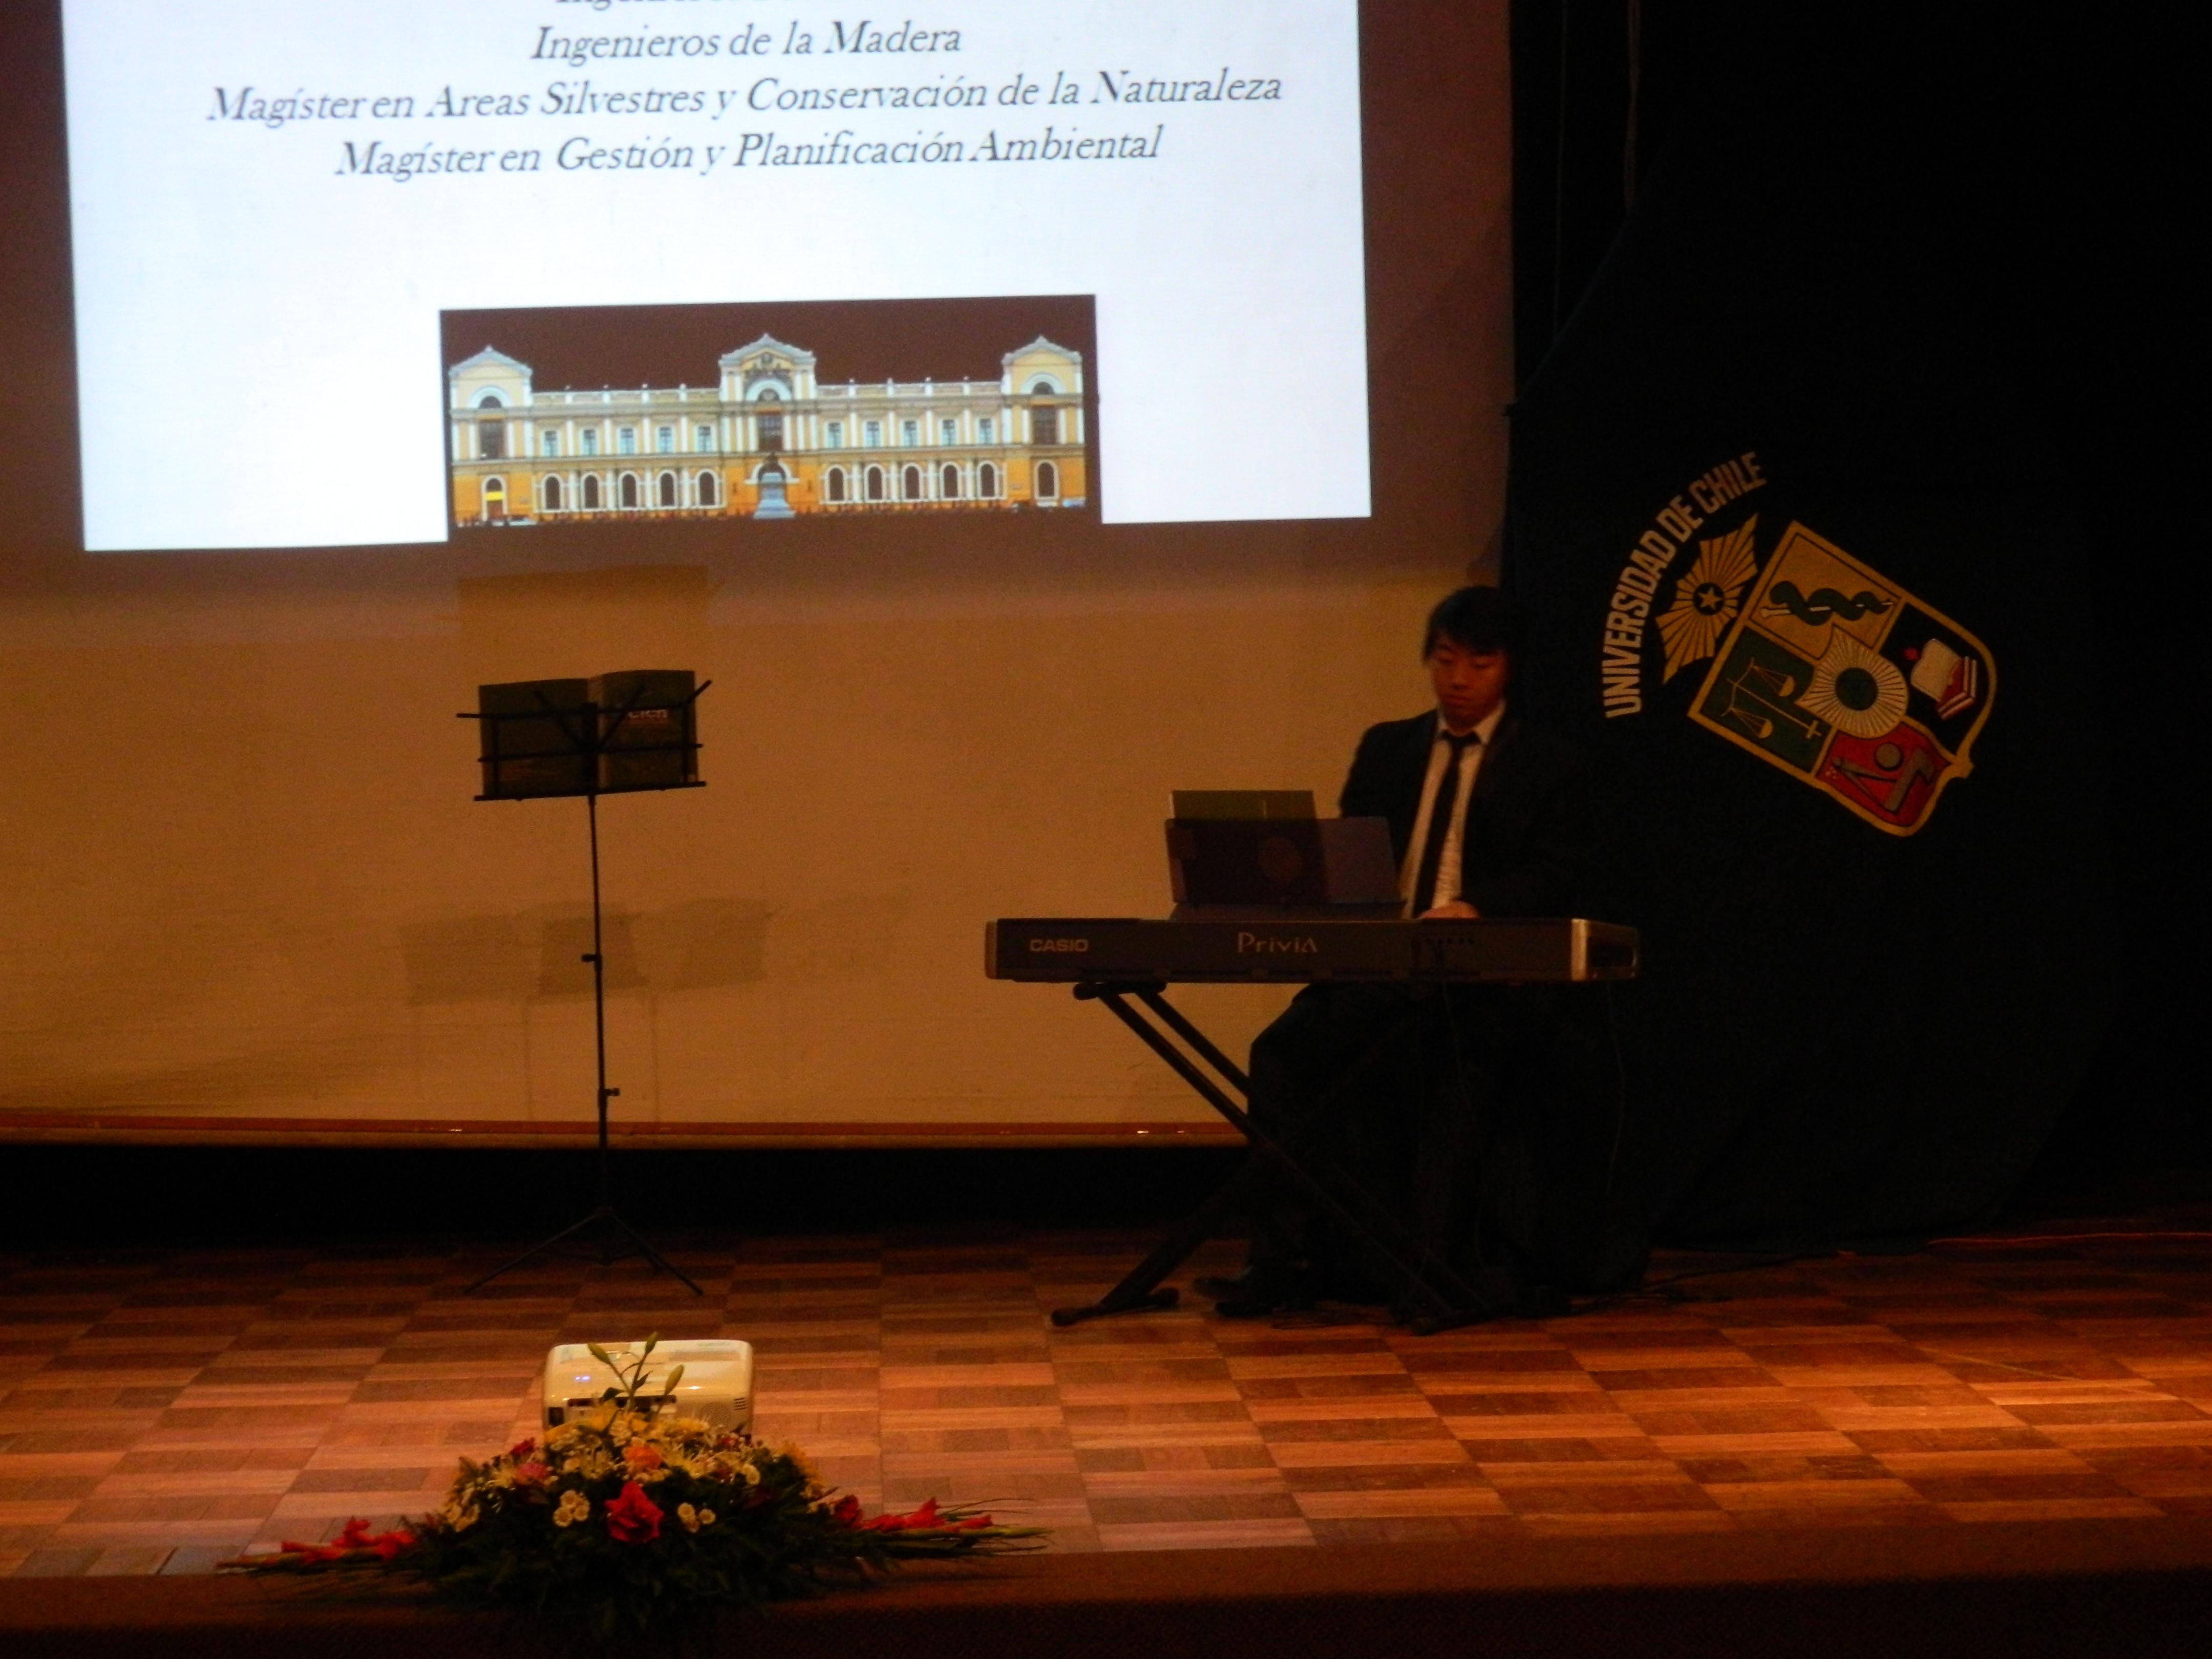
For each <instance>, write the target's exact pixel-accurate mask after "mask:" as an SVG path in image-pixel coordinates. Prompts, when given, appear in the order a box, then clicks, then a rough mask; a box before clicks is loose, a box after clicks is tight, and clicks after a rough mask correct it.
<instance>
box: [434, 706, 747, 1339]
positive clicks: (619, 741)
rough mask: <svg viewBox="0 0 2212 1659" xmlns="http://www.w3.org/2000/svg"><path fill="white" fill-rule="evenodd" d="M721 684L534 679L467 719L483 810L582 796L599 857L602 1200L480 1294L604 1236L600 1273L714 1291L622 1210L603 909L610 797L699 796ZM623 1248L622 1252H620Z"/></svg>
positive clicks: (596, 1025)
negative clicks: (611, 1142)
mask: <svg viewBox="0 0 2212 1659" xmlns="http://www.w3.org/2000/svg"><path fill="white" fill-rule="evenodd" d="M713 683H714V682H713V681H711V680H708V681H702V682H701V683H699V684H696V685H694V684H692V677H691V675H690V673H689V672H688V671H670V670H656V669H641V670H634V671H630V672H628V673H623V674H605V675H601V676H600V677H599V678H598V679H595V680H529V681H524V682H521V683H520V684H507V685H485V686H479V687H478V688H477V701H478V703H479V707H478V708H477V711H476V712H475V713H474V714H463V715H461V716H460V718H461V719H462V720H476V721H478V722H479V723H480V729H481V731H482V733H483V754H482V755H481V756H480V757H479V759H480V761H481V763H482V764H483V781H484V790H483V793H482V794H480V795H478V796H477V799H478V800H531V799H539V798H544V797H553V796H573V795H581V796H582V797H583V798H584V821H585V823H586V825H587V826H588V830H589V835H590V840H591V848H592V948H591V950H590V951H589V952H587V953H586V955H585V957H583V960H584V961H586V962H587V963H590V964H591V968H592V1036H593V1039H594V1042H595V1045H596V1048H597V1054H598V1060H599V1091H598V1096H597V1101H598V1111H599V1169H598V1192H599V1201H598V1203H596V1204H595V1205H593V1206H592V1209H591V1210H590V1212H588V1213H586V1215H585V1216H584V1217H583V1218H581V1219H580V1220H578V1221H574V1222H572V1223H570V1224H569V1225H568V1226H566V1227H563V1228H562V1230H561V1231H559V1232H557V1233H555V1234H554V1235H553V1236H552V1237H550V1238H548V1239H545V1240H544V1241H542V1242H541V1243H536V1244H533V1245H532V1246H531V1247H530V1248H529V1249H526V1250H525V1251H524V1252H523V1253H522V1254H521V1255H518V1256H516V1257H515V1258H514V1260H513V1261H509V1262H507V1263H505V1264H504V1265H502V1266H501V1267H495V1268H493V1269H492V1270H491V1271H490V1272H489V1273H486V1274H485V1275H484V1276H483V1278H482V1279H477V1281H476V1283H475V1284H473V1285H470V1286H469V1291H470V1292H471V1293H473V1292H475V1291H480V1290H482V1289H483V1287H484V1286H485V1285H489V1284H490V1283H491V1281H492V1280H493V1279H497V1278H498V1277H499V1276H500V1275H501V1273H508V1272H511V1271H513V1269H514V1268H516V1267H520V1266H521V1265H522V1264H523V1263H524V1262H526V1261H531V1260H532V1259H533V1258H535V1257H538V1256H541V1255H547V1254H549V1253H551V1252H554V1251H556V1250H558V1249H560V1248H561V1246H562V1245H563V1244H566V1243H568V1241H569V1240H570V1239H573V1238H577V1237H583V1236H588V1235H590V1234H593V1233H597V1234H599V1236H600V1239H599V1249H597V1250H596V1251H594V1252H593V1253H592V1254H593V1255H595V1257H596V1258H597V1260H598V1261H599V1265H600V1266H601V1267H606V1266H609V1265H611V1263H613V1262H616V1261H620V1260H621V1259H622V1258H623V1257H624V1256H629V1255H638V1256H643V1257H644V1258H645V1259H646V1260H647V1261H649V1262H651V1263H652V1264H653V1267H654V1269H655V1270H656V1271H658V1272H660V1273H672V1274H674V1275H675V1277H676V1278H677V1279H680V1280H681V1281H682V1282H683V1283H684V1285H686V1286H687V1287H689V1289H690V1291H691V1294H692V1295H694V1296H704V1295H705V1294H706V1292H705V1291H702V1290H701V1289H700V1288H699V1286H698V1285H696V1284H693V1283H692V1281H691V1279H690V1275H688V1274H687V1273H684V1270H683V1269H682V1268H680V1267H677V1266H676V1265H675V1263H673V1262H671V1261H669V1260H668V1258H667V1257H665V1256H664V1255H661V1254H660V1252H659V1251H658V1250H656V1249H653V1246H652V1244H651V1243H648V1242H647V1239H646V1237H645V1235H644V1234H642V1233H641V1232H639V1231H638V1230H637V1229H636V1228H635V1227H633V1226H631V1225H630V1224H629V1222H628V1221H626V1220H624V1219H623V1216H622V1212H620V1211H618V1210H617V1209H616V1208H615V1202H614V1184H613V1175H614V1171H613V1167H612V1153H611V1149H610V1148H609V1146H608V1144H607V1103H608V1101H610V1100H611V1099H613V1098H614V1097H616V1096H617V1095H619V1094H620V1093H622V1091H621V1090H619V1089H611V1088H609V1087H608V1086H607V964H606V954H605V940H604V938H603V936H602V933H601V924H600V908H599V797H600V796H601V795H615V794H629V793H635V792H637V791H641V790H647V789H697V788H700V787H703V785H702V781H701V779H700V777H699V743H698V739H697V735H696V732H697V720H696V703H697V702H698V700H699V694H700V693H701V692H702V691H704V690H706V689H707V687H708V685H711V684H713ZM618 1247H619V1248H618Z"/></svg>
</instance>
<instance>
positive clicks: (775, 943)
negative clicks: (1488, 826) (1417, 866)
mask: <svg viewBox="0 0 2212 1659" xmlns="http://www.w3.org/2000/svg"><path fill="white" fill-rule="evenodd" d="M0 48H4V50H0V57H4V58H5V61H7V62H8V63H9V65H10V70H11V75H10V77H9V81H8V82H7V84H6V86H5V88H0V121H4V140H5V142H4V143H0V182H3V183H4V185H5V190H6V194H7V199H8V200H9V203H10V207H11V216H12V217H11V234H10V235H9V238H8V239H6V240H5V241H4V243H0V280H4V282H5V283H6V285H7V291H8V292H9V295H10V298H11V303H10V304H9V306H8V307H0V352H4V354H5V360H6V361H7V362H8V363H9V395H8V396H7V397H6V398H0V439H4V441H0V491H4V492H5V495H6V497H7V499H8V500H9V502H10V513H9V518H8V520H7V526H6V529H5V531H4V532H0V617H4V619H5V623H6V626H5V628H4V629H0V696H4V697H5V698H6V699H7V700H8V702H9V707H10V708H11V710H13V711H14V712H15V714H16V716H17V718H16V720H15V723H14V727H13V734H14V741H13V744H12V746H11V750H10V763H9V765H10V778H9V787H8V788H7V789H6V790H5V791H4V792H0V954H4V956H5V958H6V962H7V968H6V971H5V972H4V973H0V1139H7V1138H12V1137H27V1136H36V1137H46V1138H61V1139H100V1138H112V1137H125V1138H135V1139H152V1140H183V1141H195V1140H197V1141H204V1140H215V1141H219V1142H226V1143H235V1142H238V1141H241V1140H254V1139H258V1140H268V1141H279V1142H296V1141H310V1140H316V1141H339V1142H345V1143H365V1142H376V1141H394V1142H402V1141H404V1142H423V1141H429V1140H436V1141H439V1142H441V1143H443V1144H452V1145H466V1144H477V1143H487V1142H491V1143H499V1142H503V1143H510V1144H527V1145H555V1146H561V1145H574V1144H578V1143H579V1142H580V1141H581V1140H582V1139H584V1138H586V1137H587V1136H588V1134H589V1133H590V1130H591V1124H592V1021H591V998H590V993H589V987H590V979H589V972H588V969H586V968H585V967H584V966H583V965H582V964H581V963H580V961H579V957H580V954H581V952H582V951H584V950H586V949H587V948H588V945H587V944H586V939H588V914H587V909H586V896H587V894H588V886H587V877H588V869H587V866H586V856H585V854H586V848H585V844H584V826H583V822H582V819H583V814H582V809H581V806H580V803H577V802H575V801H567V802H562V801H535V802H528V803H521V804H517V803H511V802H503V803H493V804H479V803H477V802H476V801H475V800H474V799H472V797H473V795H474V794H475V793H476V792H477V766H476V764H475V762H476V750H475V744H474V733H473V731H472V729H471V726H470V725H469V723H467V722H465V721H463V720H457V719H456V718H455V715H456V714H459V713H460V712H462V711H465V710H467V709H471V708H474V707H475V704H476V689H477V686H479V685H481V684H489V683H494V682H506V681H515V680H529V679H538V678H562V677H590V676H593V675H599V674H605V673H611V672H617V671H625V670H631V669H678V670H687V671H693V672H695V673H696V675H697V676H698V677H699V678H701V679H702V680H707V681H711V682H712V685H711V687H710V689H709V690H708V691H707V692H706V693H705V694H704V696H703V697H702V701H701V704H700V708H699V732H700V735H701V738H702V741H703V743H704V744H705V748H704V750H703V751H702V755H701V763H702V777H703V778H704V780H705V782H706V787H703V788H700V789H696V790H686V791H682V792H678V793H670V794H641V795H632V796H626V797H622V798H618V799H610V800H608V801H607V802H606V803H605V804H604V805H603V806H602V809H601V814H600V817H601V832H602V851H603V855H604V873H605V883H606V895H607V928H608V933H607V951H606V955H607V963H606V965H607V969H608V985H609V1002H608V1011H607V1018H608V1028H607V1036H608V1043H609V1050H610V1065H611V1081H612V1082H613V1083H614V1084H615V1085H617V1086H619V1087H620V1088H621V1090H622V1094H621V1097H620V1098H619V1100H618V1102H617V1107H616V1111H615V1131H616V1133H617V1134H618V1135H620V1136H623V1137H625V1138H626V1139H635V1140H642V1141H653V1140H657V1141H658V1142H659V1143H661V1144H668V1145H726V1144H730V1143H732V1141H744V1140H747V1139H758V1140H769V1141H787V1142H805V1143H812V1144H850V1143H854V1142H868V1143H875V1144H883V1143H896V1142H908V1143H922V1144H948V1143H961V1144H972V1143H975V1142H976V1141H979V1140H982V1141H991V1140H1013V1141H1030V1142H1049V1141H1059V1142H1085V1143H1098V1142H1112V1143H1117V1144H1121V1143H1145V1144H1175V1143H1179V1142H1180V1143H1188V1142H1190V1141H1193V1140H1199V1139H1206V1138H1208V1137H1210V1136H1214V1135H1217V1134H1218V1133H1219V1128H1218V1125H1217V1124H1216V1123H1215V1122H1214V1121H1212V1118H1211V1116H1210V1115H1209V1114H1208V1113H1207V1112H1206V1110H1205V1109H1204V1108H1203V1107H1202V1106H1201V1105H1200V1104H1199V1103H1198V1102H1196V1101H1195V1100H1194V1099H1193V1098H1191V1097H1188V1094H1187V1092H1186V1091H1183V1090H1182V1087H1181V1085H1179V1084H1178V1083H1177V1081H1176V1079H1174V1078H1173V1077H1172V1076H1171V1075H1170V1074H1168V1073H1166V1072H1165V1071H1164V1068H1162V1067H1159V1066H1158V1065H1157V1064H1156V1063H1155V1062H1153V1061H1152V1060H1151V1058H1150V1056H1148V1055H1146V1054H1143V1053H1142V1052H1141V1051H1139V1050H1137V1049H1136V1048H1135V1045H1134V1044H1133V1042H1132V1041H1131V1040H1130V1039H1129V1038H1128V1036H1127V1034H1126V1033H1125V1032H1123V1031H1121V1030H1120V1029H1119V1028H1118V1027H1116V1026H1114V1025H1113V1024H1112V1023H1111V1022H1110V1021H1109V1020H1107V1019H1105V1018H1103V1017H1101V1016H1100V1014H1099V1012H1098V1011H1097V1009H1096V1008H1093V1007H1091V1006H1087V1005H1078V1004H1076V1003H1074V1002H1073V1001H1072V1000H1069V999H1068V998H1066V996H1065V995H1064V994H1057V993H1054V992H1053V991H1051V990H1050V989H1048V988H1046V987H1028V986H1014V985H1007V984H1004V983H1000V982H994V981H988V980H987V979H986V978H985V977H984V975H983V973H982V949H981V943H982V930H983V925H984V923H985V922H987V921H988V920H989V919H990V918H992V917H994V916H999V915H1158V914H1162V913H1164V910H1165V908H1167V905H1168V904H1169V902H1170V893H1169V882H1168V870H1167V864H1166V858H1165V854H1164V847H1163V840H1162V828H1161V821H1162V818H1163V817H1164V815H1165V811H1166V808H1167V803H1168V797H1169V793H1170V791H1171V790H1174V789H1179V788H1215V789H1247V788H1267V789H1275V788H1293V789H1310V790H1311V791H1312V792H1314V793H1315V794H1316V797H1317V798H1318V799H1321V800H1322V801H1323V802H1324V803H1327V802H1330V801H1333V800H1334V795H1335V792H1336V789H1337V787H1338V786H1339V784H1340V781H1341V780H1342V775H1343V768H1344V766H1345V763H1346V759H1347V757H1349V755H1350V753H1351V750H1352V744H1354V743H1355V742H1356V740H1357V739H1358V735H1359V732H1360V731H1361V730H1362V729H1363V727H1364V726H1365V725H1367V724H1369V723H1370V722H1372V721H1374V720H1383V719H1388V718H1392V717H1395V716H1399V715H1402V714H1407V713H1410V712H1413V711H1414V710H1415V709H1417V708H1419V707H1420V706H1421V699H1422V698H1423V697H1424V696H1425V695H1426V694H1425V685H1424V682H1423V681H1422V678H1421V676H1420V673H1419V663H1418V659H1417V647H1418V643H1419V624H1420V618H1421V617H1422V615H1423V614H1424V613H1425V610H1426V608H1427V606H1428V605H1430V604H1431V603H1432V602H1433V600H1434V599H1435V598H1436V597H1437V594H1438V593H1439V592H1442V591H1443V590H1444V589H1445V588H1447V587H1449V586H1452V585H1454V584H1455V583H1456V582H1457V581H1459V580H1463V579H1464V578H1465V576H1466V575H1467V574H1468V572H1469V571H1470V570H1471V569H1473V570H1477V571H1480V570H1481V569H1484V568H1487V566H1486V562H1487V561H1489V560H1492V559H1493V558H1494V556H1495V548H1496V544H1497V538H1498V526H1499V523H1500V519H1501V514H1502V511H1503V481H1504V452H1505V407H1506V404H1507V403H1508V401H1509V399H1510V397H1511V395H1512V364H1511V360H1510V337H1511V334H1510V321H1511V319H1510V239H1509V236H1508V231H1507V226H1508V210H1509V198H1510V148H1509V141H1508V135H1509V131H1510V122H1509V107H1508V106H1509V88H1508V79H1507V72H1506V58H1507V34H1506V7H1505V5H1504V3H1503V0H1471V3H1470V0H1402V3H1393V4H1387V5H1385V4H1370V5H1369V6H1367V7H1365V8H1364V9H1363V8H1360V7H1358V6H1357V5H1356V4H1355V3H1354V0H1285V3H1281V4H1265V5H1262V4H1255V3H1251V0H1176V3H1168V0H1115V3H1105V0H1049V3H1031V4H1026V5H1015V4H1012V3H1008V0H945V3H943V4H939V5H933V6H930V7H926V8H925V7H914V8H902V9H896V10H894V11H888V12H881V11H875V10H870V9H866V8H860V7H853V6H847V5H842V4H840V5H831V4H828V3H823V0H475V3H471V4H467V5H453V4H433V3H428V0H380V3H376V4H374V5H371V4H368V3H365V0H322V3H318V4H315V5H312V6H311V5H303V4H300V3H297V0H291V3H284V4H279V3H274V0H227V3H217V0H32V3H27V4H25V5H21V6H13V7H9V8H6V9H4V13H0ZM1286 995H1287V992H1285V991H1284V990H1283V989H1281V988H1279V987H1278V988H1275V989H1261V988H1240V987H1192V988H1191V989H1190V991H1189V992H1188V994H1182V1000H1183V1002H1184V1004H1185V1006H1188V1008H1189V1009H1190V1010H1191V1011H1192V1012H1193V1013H1194V1016H1195V1017H1197V1018H1200V1021H1201V1022H1202V1023H1203V1024H1205V1025H1206V1029H1207V1030H1209V1031H1210V1032H1212V1034H1213V1035H1215V1036H1217V1037H1218V1039H1219V1040H1221V1041H1222V1042H1225V1044H1227V1045H1229V1046H1230V1047H1231V1048H1238V1047H1241V1046H1242V1044H1243V1042H1246V1041H1248V1040H1249V1036H1250V1035H1251V1034H1252V1033H1253V1032H1254V1031H1255V1030H1257V1029H1258V1028H1259V1027H1260V1026H1261V1024H1264V1023H1265V1022H1266V1020H1267V1019H1268V1018H1272V1016H1273V1013H1274V1012H1277V1011H1278V1010H1279V1008H1280V1007H1281V1006H1282V1005H1283V1002H1284V1000H1285V997H1286Z"/></svg>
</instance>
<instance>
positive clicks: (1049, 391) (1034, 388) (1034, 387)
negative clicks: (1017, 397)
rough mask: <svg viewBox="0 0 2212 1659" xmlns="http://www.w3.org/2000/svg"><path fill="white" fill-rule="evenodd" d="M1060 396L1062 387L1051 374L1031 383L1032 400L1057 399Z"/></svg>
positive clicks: (1041, 376)
mask: <svg viewBox="0 0 2212 1659" xmlns="http://www.w3.org/2000/svg"><path fill="white" fill-rule="evenodd" d="M1059 395H1060V387H1059V386H1058V384H1057V383H1055V382H1054V380H1053V378H1052V376H1050V375H1049V374H1040V375H1038V376H1037V377H1036V379H1035V380H1031V381H1030V397H1032V398H1057V397H1058V396H1059Z"/></svg>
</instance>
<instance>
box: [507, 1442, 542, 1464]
mask: <svg viewBox="0 0 2212 1659" xmlns="http://www.w3.org/2000/svg"><path fill="white" fill-rule="evenodd" d="M537 1449H538V1443H537V1442H536V1441H535V1440H518V1441H516V1442H515V1443H513V1445H512V1446H509V1447H508V1448H507V1455H508V1456H509V1457H512V1458H514V1459H516V1460H518V1461H520V1459H522V1458H525V1457H527V1456H529V1455H530V1454H531V1453H532V1452H534V1451H536V1450H537Z"/></svg>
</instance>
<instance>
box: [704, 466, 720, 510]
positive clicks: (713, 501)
mask: <svg viewBox="0 0 2212 1659" xmlns="http://www.w3.org/2000/svg"><path fill="white" fill-rule="evenodd" d="M721 500H722V492H721V491H720V489H719V488H717V487H716V485H715V483H714V474H713V473H711V472H702V473H701V474H700V475H699V505H700V506H702V507H718V506H720V504H721Z"/></svg>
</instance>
